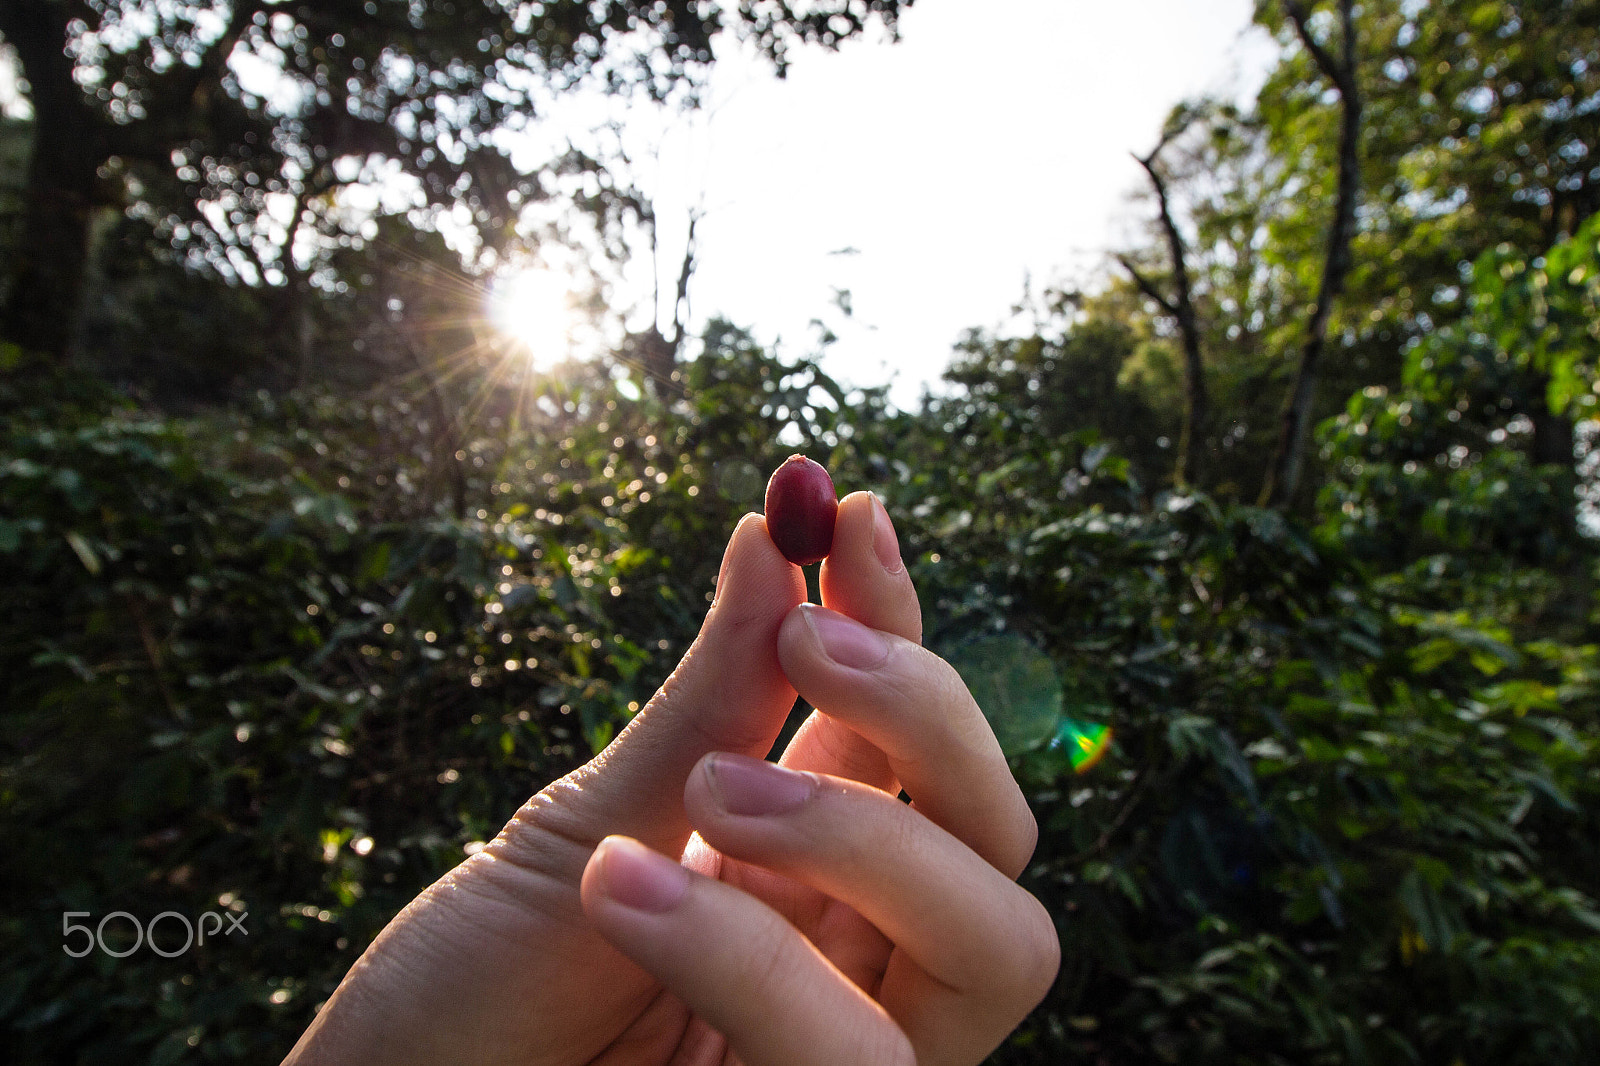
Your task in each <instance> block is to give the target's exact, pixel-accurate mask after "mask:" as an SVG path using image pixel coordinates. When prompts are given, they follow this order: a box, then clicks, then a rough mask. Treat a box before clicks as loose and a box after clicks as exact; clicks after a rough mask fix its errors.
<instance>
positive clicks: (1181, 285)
mask: <svg viewBox="0 0 1600 1066" xmlns="http://www.w3.org/2000/svg"><path fill="white" fill-rule="evenodd" d="M1175 132H1176V131H1171V130H1169V131H1168V132H1166V133H1163V134H1162V137H1161V141H1160V143H1159V144H1157V145H1156V146H1155V148H1154V149H1152V150H1151V152H1150V154H1149V155H1147V156H1138V155H1136V156H1134V159H1136V160H1138V163H1139V165H1140V166H1141V167H1143V168H1144V172H1145V174H1147V175H1149V178H1150V185H1151V187H1153V188H1154V189H1155V193H1156V204H1157V206H1158V207H1159V209H1160V218H1161V231H1162V233H1163V234H1165V236H1166V239H1167V251H1168V253H1169V254H1170V255H1171V256H1172V280H1173V285H1174V287H1175V288H1176V289H1177V294H1176V296H1175V297H1174V298H1173V299H1170V300H1169V299H1166V298H1165V297H1163V296H1162V295H1161V293H1160V292H1159V291H1158V290H1157V289H1156V287H1155V285H1154V284H1152V283H1151V282H1150V281H1149V280H1148V279H1146V278H1145V277H1144V276H1143V275H1141V274H1140V273H1139V271H1138V270H1136V269H1135V268H1134V266H1133V264H1132V263H1131V262H1129V261H1128V260H1127V259H1126V258H1125V257H1123V256H1118V257H1117V259H1118V261H1119V262H1121V263H1122V266H1123V268H1124V269H1125V270H1127V271H1128V273H1129V274H1131V275H1133V281H1134V284H1135V285H1137V286H1138V287H1139V291H1140V292H1143V293H1144V294H1145V295H1146V296H1149V297H1150V298H1151V299H1152V300H1154V301H1155V302H1156V304H1157V305H1158V306H1159V307H1160V308H1161V309H1162V311H1164V312H1165V313H1166V314H1167V315H1169V316H1170V317H1171V318H1173V319H1174V320H1175V321H1176V322H1177V324H1178V334H1179V336H1180V337H1181V338H1182V340H1183V393H1184V411H1183V429H1182V432H1181V434H1180V435H1179V438H1178V466H1177V470H1176V472H1175V473H1176V480H1177V483H1178V486H1179V487H1180V488H1181V487H1185V486H1188V485H1192V484H1193V483H1194V482H1195V479H1196V472H1197V469H1198V466H1199V450H1200V445H1201V442H1202V441H1203V440H1204V439H1205V435H1206V426H1207V422H1208V421H1209V420H1210V416H1211V412H1210V407H1211V402H1210V397H1209V396H1208V394H1207V392H1206V375H1205V360H1204V358H1203V357H1202V349H1201V345H1200V325H1199V319H1198V318H1197V317H1196V315H1195V313H1194V297H1193V291H1192V288H1191V286H1190V282H1189V263H1188V258H1187V254H1186V251H1185V248H1184V242H1183V234H1182V233H1180V232H1179V231H1178V224H1177V222H1175V221H1174V220H1173V217H1172V207H1171V203H1170V201H1169V199H1168V197H1167V183H1166V181H1165V180H1163V178H1162V177H1161V172H1160V171H1159V170H1157V169H1156V156H1157V154H1159V153H1160V151H1161V149H1163V148H1164V147H1166V145H1167V143H1168V141H1170V140H1171V139H1172V137H1173V136H1174V135H1175Z"/></svg>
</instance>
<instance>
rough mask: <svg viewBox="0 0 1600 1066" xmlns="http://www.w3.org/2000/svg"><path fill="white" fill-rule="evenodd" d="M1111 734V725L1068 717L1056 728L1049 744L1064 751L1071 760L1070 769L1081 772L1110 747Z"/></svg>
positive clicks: (1096, 760) (1099, 758)
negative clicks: (1053, 737)
mask: <svg viewBox="0 0 1600 1066" xmlns="http://www.w3.org/2000/svg"><path fill="white" fill-rule="evenodd" d="M1111 736H1112V732H1111V727H1110V726H1108V725H1104V724H1102V723H1100V722H1079V721H1077V720H1075V719H1072V718H1068V719H1067V720H1066V721H1064V722H1062V723H1061V728H1060V729H1058V730H1056V735H1055V739H1054V740H1052V741H1051V742H1050V746H1051V747H1052V748H1060V749H1061V750H1062V751H1065V752H1066V753H1067V758H1068V759H1069V760H1071V762H1072V769H1073V770H1074V771H1076V772H1077V773H1080V774H1081V773H1083V772H1084V771H1085V770H1087V769H1089V768H1090V767H1091V766H1093V765H1094V764H1095V763H1097V762H1099V761H1100V760H1101V758H1103V757H1104V756H1105V753H1106V751H1107V750H1109V749H1110V747H1111Z"/></svg>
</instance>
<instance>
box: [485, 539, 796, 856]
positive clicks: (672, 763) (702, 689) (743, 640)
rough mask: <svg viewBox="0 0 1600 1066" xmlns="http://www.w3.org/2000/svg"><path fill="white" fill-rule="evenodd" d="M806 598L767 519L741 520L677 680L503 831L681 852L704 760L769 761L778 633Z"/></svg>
mask: <svg viewBox="0 0 1600 1066" xmlns="http://www.w3.org/2000/svg"><path fill="white" fill-rule="evenodd" d="M805 598H806V586H805V578H804V577H803V575H802V574H801V572H800V569H799V567H796V566H793V565H791V564H790V563H789V562H788V561H787V560H786V559H784V557H783V556H782V555H781V554H779V552H778V549H777V548H776V547H774V546H773V543H772V538H771V537H770V536H768V534H767V527H766V519H765V518H763V517H762V516H761V515H758V514H748V515H745V517H744V518H743V519H742V520H741V521H740V522H739V526H738V528H737V529H735V530H734V533H733V537H732V539H731V540H730V541H729V542H728V550H727V553H726V554H725V555H724V557H723V562H722V571H721V573H720V574H719V576H718V579H717V593H716V600H715V602H714V603H713V604H712V605H711V610H710V611H709V612H708V613H707V615H706V619H705V622H704V623H703V624H702V625H701V627H700V634H699V636H697V637H696V638H695V641H694V644H693V645H692V646H690V648H689V650H688V651H687V652H685V653H684V656H683V659H682V660H681V661H680V662H679V663H678V666H677V668H676V669H675V670H673V671H672V675H671V676H670V677H668V678H667V680H666V681H665V682H663V683H662V685H661V688H660V689H658V690H657V691H656V694H655V695H654V696H653V697H652V698H651V699H650V702H649V703H647V704H645V707H644V709H643V710H642V711H640V712H639V713H638V714H637V715H636V716H635V717H634V719H633V721H632V722H630V723H629V724H628V727H627V728H626V729H624V730H623V731H622V733H621V734H620V735H619V736H618V737H617V738H616V740H614V741H612V742H611V744H610V745H609V746H608V747H607V748H606V749H605V750H604V751H602V752H601V753H600V754H599V755H596V756H595V757H594V758H593V759H591V760H590V761H589V762H588V763H586V764H585V765H584V766H582V767H580V768H579V769H577V770H575V771H573V772H572V773H571V774H569V775H567V776H566V777H564V778H562V779H561V780H560V781H557V782H555V783H554V784H552V785H550V786H549V787H548V788H546V789H545V790H544V791H543V792H541V793H540V794H539V795H538V796H536V797H534V799H533V800H532V801H530V802H529V803H528V804H527V805H526V806H525V807H524V808H523V809H522V810H521V811H520V812H518V815H517V817H516V818H515V819H514V820H513V824H512V825H509V826H507V827H506V828H507V831H508V832H512V833H515V832H517V830H518V829H519V828H521V829H531V830H534V831H539V830H543V831H547V832H555V833H558V834H559V835H561V836H562V837H565V838H566V839H568V840H578V841H582V842H584V843H587V844H590V845H595V844H598V843H599V842H600V841H601V840H602V839H603V838H605V837H606V836H609V835H611V834H623V835H626V836H631V837H633V838H634V839H636V840H640V841H642V842H643V843H645V844H647V845H648V846H650V847H651V848H654V849H656V850H657V851H661V852H665V853H667V854H673V855H675V854H678V853H679V852H680V851H681V850H682V848H683V846H684V844H685V843H686V842H687V841H688V838H689V822H688V818H687V816H686V815H685V814H684V811H683V788H684V783H685V782H686V781H687V780H688V777H689V772H690V771H691V770H693V769H694V766H695V764H696V763H698V762H699V761H700V758H701V756H703V755H705V754H706V753H707V752H711V751H732V752H739V753H741V754H745V755H750V756H753V757H755V758H762V757H763V756H765V755H766V754H767V752H768V750H770V748H771V747H772V744H773V742H774V741H775V740H776V739H777V736H778V732H779V730H781V729H782V728H783V723H784V720H785V718H787V716H788V713H789V709H790V708H791V707H793V706H794V701H795V691H794V689H793V687H791V686H790V684H789V680H788V678H787V677H785V676H784V673H783V668H782V667H781V666H780V665H779V663H778V651H777V648H778V629H779V627H780V626H781V625H782V624H783V620H784V617H785V616H787V615H788V613H789V612H790V611H791V610H792V609H793V608H794V607H795V606H796V605H797V604H799V603H801V602H803V601H804V600H805ZM517 823H521V826H520V827H519V826H518V824H517Z"/></svg>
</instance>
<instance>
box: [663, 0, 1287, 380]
mask: <svg viewBox="0 0 1600 1066" xmlns="http://www.w3.org/2000/svg"><path fill="white" fill-rule="evenodd" d="M1251 6H1252V4H1251V0H1117V2H1111V3H1107V2H1105V0H981V2H974V0H965V2H962V0H918V3H917V4H916V6H915V7H913V8H912V9H911V10H910V11H909V12H908V13H906V15H905V16H904V17H903V19H902V23H901V31H902V38H903V39H902V40H901V41H900V43H898V44H895V45H887V44H881V43H877V42H875V41H872V40H863V41H857V42H851V43H850V44H849V45H848V46H846V47H845V48H844V49H843V50H842V51H841V52H839V53H837V54H830V53H826V52H820V51H804V52H801V53H799V54H797V55H796V56H795V61H794V63H793V66H792V68H791V70H790V73H789V77H788V79H787V81H778V80H776V79H775V78H773V77H772V76H771V75H770V74H768V73H766V72H765V71H764V70H763V69H762V68H760V67H757V66H754V65H751V64H748V63H740V62H738V61H736V60H730V61H729V62H726V63H725V64H724V65H722V66H721V67H720V68H719V69H718V71H717V72H716V73H715V74H714V75H713V81H712V91H711V93H710V94H709V96H708V110H707V112H706V113H704V114H702V115H700V116H698V117H689V118H685V119H682V120H680V121H679V122H678V123H677V125H676V126H675V127H674V130H673V132H672V133H671V134H670V135H669V136H668V138H667V139H666V141H665V143H664V145H663V148H662V151H661V153H660V156H659V162H660V170H659V172H658V182H659V184H658V186H657V189H656V196H657V209H658V212H659V214H660V216H661V218H662V241H663V273H664V274H666V275H667V277H666V278H665V279H664V281H663V284H664V286H665V287H666V288H667V289H669V290H670V287H671V279H672V278H673V277H675V276H676V268H675V263H676V262H677V259H676V256H677V254H678V251H677V249H678V248H679V247H681V243H679V242H681V240H682V237H681V231H682V227H683V225H684V224H685V223H684V219H685V217H686V216H685V214H684V212H685V211H686V208H687V205H688V204H690V203H694V202H703V204H704V206H705V209H706V215H705V218H704V220H703V221H702V222H701V223H700V226H699V230H698V237H699V260H698V263H699V266H698V270H697V272H696V273H695V275H694V279H693V282H692V285H691V289H690V299H691V304H692V312H693V321H692V323H691V330H694V329H695V328H697V327H698V326H699V325H700V324H702V323H704V321H705V320H706V318H707V317H708V316H710V315H712V314H722V315H724V316H725V317H727V318H729V319H731V320H732V321H734V322H735V323H737V324H739V325H743V326H747V327H750V328H752V329H753V330H754V331H755V333H756V335H757V337H758V338H759V339H761V340H763V341H772V340H774V339H776V338H780V337H781V339H782V342H783V345H784V350H785V351H787V352H788V353H789V354H791V355H797V354H801V353H804V352H808V351H810V350H811V347H812V344H813V341H812V337H813V332H812V330H810V328H809V327H808V323H809V322H810V321H811V320H812V319H813V318H819V317H820V318H823V319H825V320H826V321H828V322H829V324H830V325H831V326H833V328H834V329H835V330H836V331H837V332H839V334H840V336H841V341H840V343H839V344H838V345H837V346H835V348H834V349H833V350H832V351H831V353H830V355H829V358H828V360H827V361H826V363H825V365H826V366H827V367H828V369H829V371H830V372H831V373H833V374H834V375H835V376H837V377H839V378H840V379H841V380H845V381H848V382H850V383H852V384H860V385H869V384H882V383H884V382H888V381H890V380H891V379H892V380H893V383H894V388H893V390H892V393H891V395H892V397H893V399H894V400H895V401H896V402H897V403H899V404H901V405H910V404H912V403H914V402H915V400H916V397H917V396H918V394H919V392H920V391H921V388H922V386H923V384H924V383H934V382H937V379H938V377H939V374H940V372H941V371H942V370H943V369H944V367H945V365H946V364H947V363H948V361H949V356H950V348H951V345H952V343H953V342H954V341H955V340H956V339H957V338H958V337H959V336H960V335H961V334H962V333H963V332H964V331H965V330H967V329H968V328H970V327H973V326H983V327H993V326H997V325H1000V324H1001V323H1002V322H1003V321H1004V320H1005V319H1007V318H1008V317H1009V314H1008V312H1009V309H1010V308H1011V307H1012V306H1013V305H1014V304H1015V303H1017V302H1018V300H1019V299H1020V297H1021V296H1022V292H1023V286H1024V281H1025V279H1026V278H1027V277H1028V276H1030V275H1031V276H1032V278H1033V279H1034V282H1035V285H1036V287H1037V286H1038V285H1040V284H1042V283H1046V282H1049V281H1050V280H1052V279H1057V278H1061V277H1084V276H1086V275H1087V274H1088V273H1089V272H1090V271H1092V270H1093V269H1094V268H1095V267H1097V266H1099V265H1100V264H1101V263H1102V262H1103V260H1104V256H1105V252H1106V250H1107V249H1108V247H1110V246H1111V245H1112V244H1113V243H1114V242H1115V239H1116V237H1117V235H1118V234H1119V233H1121V232H1125V231H1126V228H1127V226H1128V225H1129V220H1130V218H1133V217H1134V216H1133V210H1134V209H1133V208H1130V207H1129V205H1128V203H1127V195H1128V193H1129V192H1130V191H1132V190H1134V189H1136V188H1138V187H1139V183H1140V180H1141V173H1140V171H1139V169H1138V165H1137V164H1136V163H1135V162H1134V161H1133V160H1132V158H1131V157H1130V155H1129V153H1130V152H1140V153H1143V152H1146V151H1148V150H1149V149H1150V147H1151V146H1152V145H1153V144H1154V143H1155V140H1156V138H1157V136H1158V134H1159V132H1160V129H1161V125H1162V123H1163V121H1164V120H1165V118H1166V115H1167V113H1168V111H1169V110H1170V109H1171V108H1172V106H1173V105H1174V104H1176V103H1178V102H1179V101H1180V100H1183V99H1185V98H1186V97H1190V96H1194V95H1197V94H1200V93H1205V92H1224V93H1230V94H1234V93H1239V92H1247V93H1251V94H1253V92H1254V89H1255V87H1256V86H1257V85H1258V83H1259V79H1260V77H1261V72H1263V71H1264V70H1265V67H1266V64H1267V62H1268V60H1269V59H1270V58H1271V56H1272V54H1273V52H1272V44H1271V42H1270V40H1268V39H1267V38H1266V37H1265V35H1264V34H1261V33H1260V31H1251V32H1250V33H1249V34H1246V32H1245V31H1246V30H1247V28H1248V27H1249V22H1250V9H1251ZM675 206H676V211H674V207H675ZM844 248H855V249H858V250H859V254H857V255H853V256H841V255H836V254H831V253H835V252H837V251H838V250H840V249H844ZM835 287H838V288H844V289H848V290H850V292H851V294H852V296H853V303H854V310H855V317H854V320H853V322H845V321H844V320H842V318H841V316H840V315H839V313H838V312H837V311H835V310H833V309H832V307H831V306H830V305H831V302H832V300H833V290H834V288H835Z"/></svg>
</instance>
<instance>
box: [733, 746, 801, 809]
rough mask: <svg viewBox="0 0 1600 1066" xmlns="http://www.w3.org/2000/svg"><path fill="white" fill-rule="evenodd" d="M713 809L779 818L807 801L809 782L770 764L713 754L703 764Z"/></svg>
mask: <svg viewBox="0 0 1600 1066" xmlns="http://www.w3.org/2000/svg"><path fill="white" fill-rule="evenodd" d="M706 776H707V778H708V779H709V780H710V782H711V794H712V795H713V796H715V797H716V799H717V805H718V806H720V807H721V808H722V809H723V810H725V811H727V812H728V813H729V814H746V815H758V814H782V813H783V812H784V811H792V810H794V809H795V808H796V807H798V806H800V804H802V803H804V802H805V801H806V800H808V799H810V798H811V792H812V789H813V787H814V786H813V784H812V780H811V778H809V777H807V776H806V775H805V774H802V773H797V772H796V771H794V770H785V769H784V768H783V767H781V766H776V765H774V764H772V763H770V762H763V761H761V760H760V759H749V758H745V757H744V756H742V755H723V754H717V755H713V756H711V758H709V759H707V760H706Z"/></svg>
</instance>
